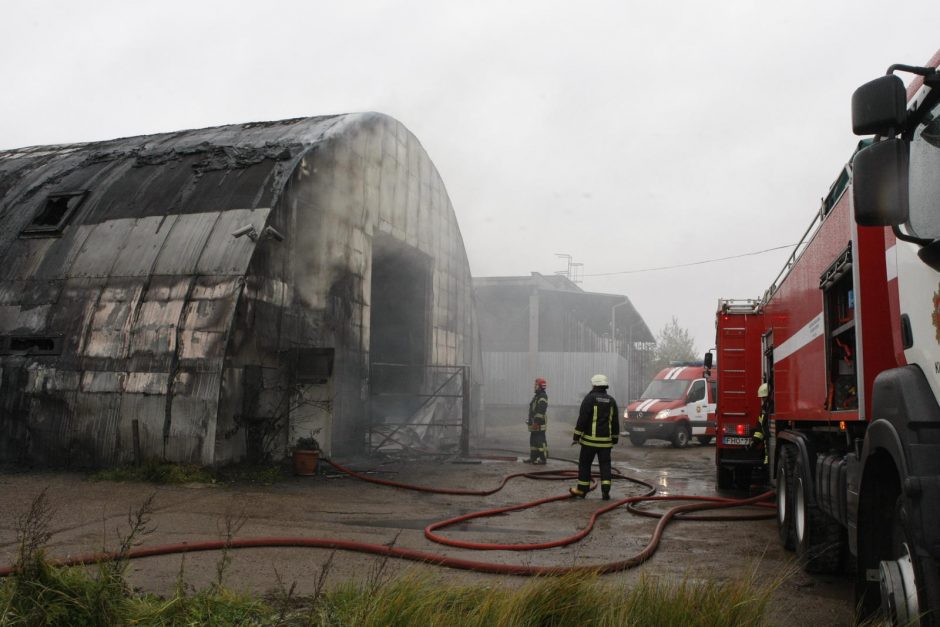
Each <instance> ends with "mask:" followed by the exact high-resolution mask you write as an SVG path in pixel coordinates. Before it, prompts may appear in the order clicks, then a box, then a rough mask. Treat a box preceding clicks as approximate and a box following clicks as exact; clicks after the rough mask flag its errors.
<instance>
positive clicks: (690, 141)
mask: <svg viewBox="0 0 940 627" xmlns="http://www.w3.org/2000/svg"><path fill="white" fill-rule="evenodd" d="M2 7H3V12H2V20H0V76H2V80H3V83H2V85H3V86H2V88H0V149H3V148H15V147H22V146H32V145H41V144H54V143H69V142H79V141H94V140H104V139H112V138H116V137H123V136H129V135H141V134H148V133H156V132H163V131H174V130H181V129H189V128H201V127H206V126H217V125H220V124H230V123H240V122H250V121H261V120H278V119H284V118H292V117H300V116H310V115H322V114H329V113H346V112H356V111H381V112H383V113H387V114H389V115H391V116H393V117H395V118H397V119H399V120H400V121H401V122H403V123H404V124H405V125H406V126H407V127H408V128H409V129H410V130H411V131H412V132H413V133H414V134H415V135H416V136H417V137H418V139H419V140H420V141H421V143H422V144H423V145H424V147H425V148H426V150H427V151H428V153H429V155H430V156H431V159H432V161H433V162H434V163H435V164H436V165H437V168H438V170H439V171H440V173H441V176H442V177H443V179H444V183H445V184H446V186H447V189H448V191H449V193H450V198H451V200H452V202H453V204H454V208H455V210H456V213H457V218H458V221H459V223H460V228H461V231H462V234H463V238H464V242H465V244H466V247H467V253H468V256H469V258H470V266H471V270H472V272H473V274H474V275H475V276H507V275H520V274H528V273H530V272H532V271H537V272H542V273H544V274H551V273H554V272H556V271H559V270H564V269H565V268H566V263H567V262H566V261H565V259H563V258H560V257H557V256H556V255H557V254H559V253H563V254H568V255H571V256H572V258H573V260H574V262H576V263H580V264H583V266H581V271H582V272H583V275H584V276H583V282H582V283H581V286H582V287H583V288H584V289H586V290H589V291H596V292H606V293H613V294H625V295H627V296H629V297H630V299H631V300H632V301H633V303H634V304H635V305H636V307H637V309H638V310H639V311H640V313H641V314H642V315H643V316H644V318H645V319H646V322H647V324H648V325H649V326H650V328H651V329H652V330H653V331H654V333H655V332H656V331H658V330H659V329H661V328H662V327H663V325H665V324H666V323H667V322H669V320H670V318H671V317H672V316H676V317H677V318H678V320H679V324H680V325H681V326H683V327H685V328H687V329H688V330H689V331H690V333H691V334H692V335H693V336H694V338H695V341H696V346H697V348H698V349H699V351H703V350H704V349H706V348H708V347H711V346H713V344H714V311H715V308H716V304H717V301H718V299H719V297H736V298H756V297H759V296H760V295H761V293H762V292H763V291H764V290H765V289H766V288H767V287H768V286H769V285H770V283H771V281H772V280H773V279H774V277H775V276H776V275H777V272H778V271H779V269H780V268H781V267H782V265H783V263H784V261H785V259H786V257H787V255H788V254H789V251H788V250H778V251H775V252H770V253H765V254H761V255H754V256H748V257H742V258H738V259H734V260H728V261H721V262H716V263H709V264H702V265H697V266H692V267H687V268H680V269H674V270H661V271H653V272H632V271H637V270H643V269H646V268H657V267H662V266H670V265H676V264H683V263H692V262H698V261H704V260H708V259H713V258H718V257H728V256H733V255H740V254H744V253H750V252H755V251H760V250H765V249H769V248H775V247H779V246H783V245H787V244H793V243H796V242H797V241H798V240H799V238H800V236H801V235H802V233H803V231H804V230H805V229H806V227H807V226H808V224H809V222H810V220H811V219H812V217H813V215H814V212H815V211H816V210H817V209H818V206H819V200H820V198H821V197H822V196H824V195H825V194H826V192H827V190H828V188H829V185H830V184H831V182H832V181H833V180H834V179H835V177H836V175H837V174H838V173H839V171H840V169H841V167H842V166H843V164H844V163H845V162H846V160H847V159H848V158H849V156H850V155H851V152H852V150H853V148H854V146H855V142H856V138H855V137H854V136H853V135H852V133H851V126H850V119H849V118H850V111H849V103H850V98H851V95H852V91H853V90H854V89H855V87H857V86H858V85H860V84H861V83H863V82H865V81H867V80H870V79H872V78H875V77H877V76H878V75H880V74H882V73H884V71H885V69H886V68H887V67H888V66H889V65H890V64H892V63H909V64H920V63H923V62H925V61H926V60H927V59H928V58H929V57H930V56H931V55H932V54H933V52H934V51H935V50H936V49H937V48H938V47H940V2H938V1H937V0H909V1H907V2H900V3H899V2H891V1H884V2H872V1H859V0H854V1H852V0H838V1H829V0H813V1H808V0H797V1H794V0H790V1H788V2H775V3H769V2H757V1H754V0H751V1H737V2H724V1H721V0H712V1H711V2H702V1H700V0H673V1H670V2H636V1H633V0H620V1H610V2H607V1H591V0H588V1H585V2H581V3H577V2H571V1H568V2H556V1H553V0H538V1H531V2H520V1H514V2H508V1H506V0H502V1H499V2H481V1H476V2H472V3H471V2H446V1H442V0H437V1H428V2H417V1H415V2H391V1H386V2H383V1H360V0H344V1H342V2H330V3H327V2H313V1H305V2H277V1H275V0H266V1H261V0H258V1H256V2H242V1H240V0H228V1H225V2H206V1H201V0H188V1H186V2H178V1H175V0H161V1H159V2H154V1H152V0H151V1H147V2H140V1H132V0H121V1H113V2H104V1H96V2H89V1H86V0H68V1H65V0H63V1H43V0H12V1H11V0H3V3H2ZM902 9H903V13H902V12H901V11H902ZM904 78H905V81H907V79H908V77H906V76H905V77H904ZM627 272H630V273H627ZM611 273H621V274H611ZM598 275H606V276H598Z"/></svg>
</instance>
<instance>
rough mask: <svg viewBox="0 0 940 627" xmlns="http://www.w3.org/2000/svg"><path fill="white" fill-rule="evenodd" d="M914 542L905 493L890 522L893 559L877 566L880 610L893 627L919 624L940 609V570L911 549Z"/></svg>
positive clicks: (895, 507) (929, 560)
mask: <svg viewBox="0 0 940 627" xmlns="http://www.w3.org/2000/svg"><path fill="white" fill-rule="evenodd" d="M912 539H913V534H912V533H911V528H910V516H909V513H908V509H907V505H906V503H905V499H904V495H903V494H902V495H900V496H898V499H897V502H896V503H895V506H894V515H893V516H892V520H891V548H890V550H891V557H892V559H886V560H881V562H879V564H878V571H879V582H880V585H879V587H880V589H881V609H882V612H883V613H884V615H885V617H887V619H888V620H889V621H891V624H894V625H913V624H918V622H919V619H921V618H922V614H923V613H925V612H929V611H930V610H933V611H936V608H938V607H940V606H938V603H940V569H938V568H937V564H936V563H934V562H933V560H931V559H930V558H929V557H926V556H923V557H922V556H918V555H917V552H916V551H914V550H912V547H913V546H914V545H913V542H912ZM931 596H932V597H933V598H931ZM924 624H935V623H924Z"/></svg>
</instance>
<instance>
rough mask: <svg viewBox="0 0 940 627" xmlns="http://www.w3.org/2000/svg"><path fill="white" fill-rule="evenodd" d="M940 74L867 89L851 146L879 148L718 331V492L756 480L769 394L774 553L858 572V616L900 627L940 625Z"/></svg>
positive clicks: (852, 169) (858, 104)
mask: <svg viewBox="0 0 940 627" xmlns="http://www.w3.org/2000/svg"><path fill="white" fill-rule="evenodd" d="M938 65H940V52H938V54H937V55H935V56H934V58H933V59H932V60H931V61H930V63H929V64H928V66H927V67H915V66H901V65H896V66H892V67H891V68H890V69H889V71H888V74H887V75H886V76H883V77H881V78H879V79H876V80H874V81H872V82H870V83H867V84H866V85H863V86H862V87H860V88H859V89H858V90H857V91H856V93H855V95H854V96H853V98H852V117H853V127H854V130H855V132H856V134H859V135H875V137H874V139H867V140H863V141H862V142H861V143H860V145H859V150H858V151H857V152H856V153H855V154H854V155H853V158H852V160H851V162H850V163H849V164H848V165H846V166H845V168H844V169H843V171H842V172H841V173H840V175H839V177H838V178H837V180H836V181H835V183H833V185H832V187H831V189H830V190H829V194H828V195H827V196H826V198H825V199H824V200H823V203H822V206H821V207H820V210H819V212H818V214H817V216H816V217H815V218H814V221H813V223H812V224H811V225H810V228H809V229H808V230H807V232H806V234H805V235H804V238H803V241H802V242H801V244H800V245H799V246H798V247H797V248H796V249H795V252H794V254H793V256H792V257H791V258H790V260H789V261H788V263H787V264H786V267H785V268H784V270H783V271H782V272H781V274H780V275H778V277H777V278H776V280H774V282H773V283H772V285H771V287H770V288H769V289H768V290H767V292H766V293H765V294H764V296H763V297H762V298H761V299H759V300H758V301H756V302H754V303H753V307H752V308H751V311H750V312H747V311H743V310H741V309H740V308H737V307H736V306H735V305H734V304H732V303H729V304H728V307H727V308H725V307H722V308H720V309H719V312H718V321H717V327H718V338H717V350H718V355H719V359H718V361H719V402H718V406H719V412H720V415H719V433H718V447H717V449H716V452H717V460H716V461H717V463H718V468H719V470H718V474H719V484H721V483H726V482H727V480H728V477H727V472H728V471H727V470H725V471H724V472H725V473H726V474H725V475H724V476H723V475H722V472H723V471H722V468H725V469H732V472H734V468H736V467H737V466H747V464H748V461H747V460H748V457H747V455H748V454H751V458H750V466H751V468H752V469H754V468H758V467H760V466H762V465H763V459H764V456H763V454H760V455H756V454H754V453H755V451H757V450H760V445H759V444H758V445H757V446H754V445H753V444H752V443H751V442H749V441H747V440H746V439H740V438H749V437H751V436H752V435H753V428H754V424H755V422H754V418H755V416H756V413H755V412H759V411H760V410H759V405H758V403H759V399H758V398H757V388H758V387H759V385H760V384H761V383H764V382H766V383H767V386H768V393H769V396H768V402H769V411H768V414H769V415H768V418H769V428H768V431H769V433H768V440H767V447H768V453H769V464H768V468H767V470H768V471H769V473H770V475H771V477H772V478H773V482H774V484H775V486H776V490H777V506H778V507H777V509H778V516H777V519H778V520H777V522H778V529H779V534H780V539H781V541H782V542H783V544H784V545H785V546H787V547H788V548H793V549H795V550H796V552H797V555H798V556H799V558H800V561H801V562H802V563H803V565H804V567H805V568H806V569H807V570H809V571H816V572H827V571H836V570H838V569H840V568H842V567H844V566H854V568H853V569H852V570H853V571H854V573H855V577H856V590H857V593H858V598H859V602H860V607H861V608H862V609H863V611H864V612H865V613H866V614H868V613H873V612H875V611H877V610H878V608H879V607H880V608H881V609H882V611H884V612H885V613H886V614H887V617H888V618H889V620H891V621H893V622H897V623H900V624H917V622H920V623H921V624H929V625H938V624H940V404H938V398H940V72H938V71H937V69H936V68H937V66H938ZM898 72H906V73H911V74H913V75H914V78H913V79H912V80H911V83H910V85H909V86H908V87H907V88H905V87H904V84H903V82H902V81H901V79H900V78H899V77H898V76H897V73H898ZM748 316H751V317H752V318H753V320H752V319H751V318H748ZM744 318H748V320H747V322H746V323H745V322H744ZM752 321H753V322H754V324H755V325H756V328H755V329H754V330H753V331H752V329H751V327H750V323H751V322H752ZM739 348H740V349H743V351H744V352H743V353H742V357H741V358H740V359H739V360H738V362H737V364H735V363H734V361H733V357H732V355H733V354H734V351H736V350H738V349H739ZM732 349H733V350H732ZM726 350H727V351H732V352H731V353H726ZM735 370H737V371H739V372H738V373H737V375H738V377H739V378H738V379H735V378H734V377H735V372H732V371H735ZM739 397H740V399H741V402H740V403H739V404H738V405H735V404H734V402H732V401H733V399H737V398H739ZM738 418H740V420H738ZM748 445H751V446H750V447H749V446H748ZM739 472H741V473H742V475H743V474H746V472H745V471H739ZM846 561H849V562H850V563H848V564H847V563H846Z"/></svg>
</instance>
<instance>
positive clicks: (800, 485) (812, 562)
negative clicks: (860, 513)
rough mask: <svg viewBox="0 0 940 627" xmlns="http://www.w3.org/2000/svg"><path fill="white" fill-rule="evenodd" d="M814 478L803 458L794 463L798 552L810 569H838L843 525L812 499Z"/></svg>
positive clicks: (805, 565) (808, 569) (840, 557)
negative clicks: (811, 502) (807, 469)
mask: <svg viewBox="0 0 940 627" xmlns="http://www.w3.org/2000/svg"><path fill="white" fill-rule="evenodd" d="M811 484H812V479H811V477H810V476H809V473H807V471H806V468H805V467H804V465H803V464H802V463H801V462H800V461H796V463H794V465H793V484H792V485H793V523H794V525H793V526H794V530H795V532H796V533H795V537H794V540H795V541H796V555H797V557H798V558H799V560H800V563H801V564H802V565H803V570H805V571H806V572H808V573H836V572H839V569H840V567H841V565H842V545H843V543H844V540H843V536H844V534H843V531H842V526H841V525H840V524H839V523H838V522H837V521H836V520H835V519H834V518H832V517H831V516H829V515H828V514H826V513H825V512H823V511H822V510H821V509H819V507H818V506H817V505H815V504H810V502H809V498H808V497H809V486H810V485H811Z"/></svg>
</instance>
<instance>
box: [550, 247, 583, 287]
mask: <svg viewBox="0 0 940 627" xmlns="http://www.w3.org/2000/svg"><path fill="white" fill-rule="evenodd" d="M555 256H556V257H561V258H562V259H566V260H567V261H568V267H567V268H565V269H564V270H556V271H555V274H560V275H561V276H563V277H565V278H566V279H568V280H569V281H571V282H572V283H580V282H581V277H582V276H583V275H584V264H583V263H575V262H574V261H572V259H573V258H572V256H571V255H569V254H567V253H555Z"/></svg>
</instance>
